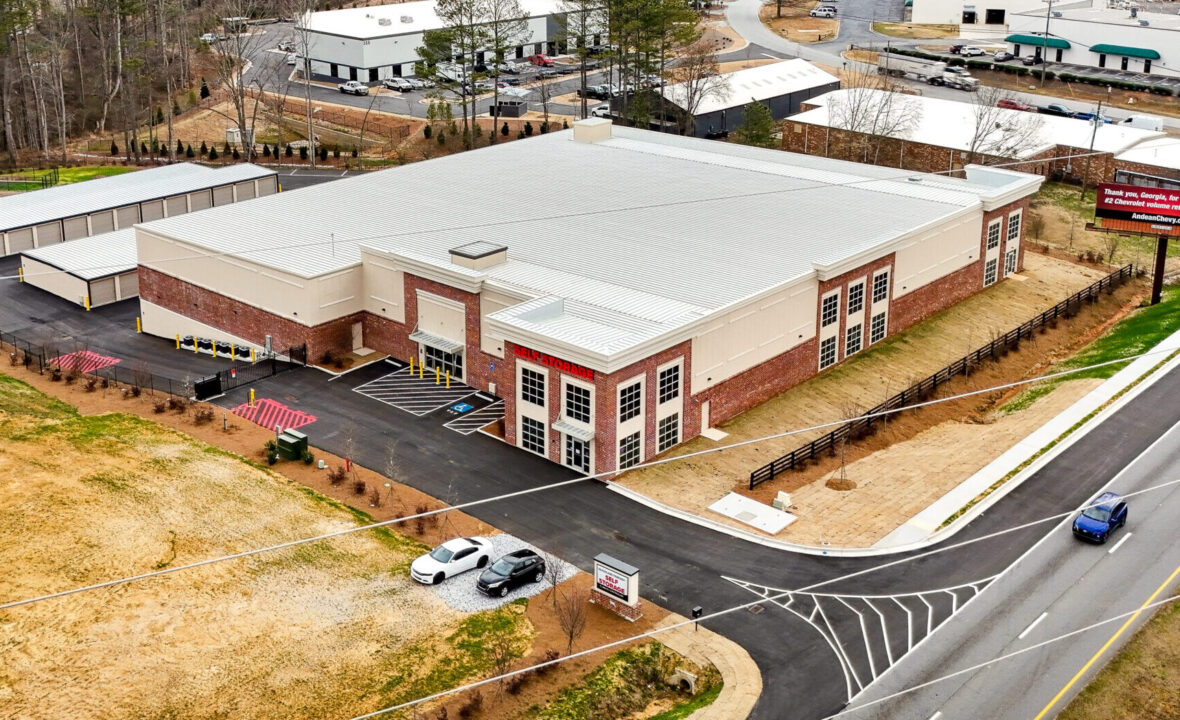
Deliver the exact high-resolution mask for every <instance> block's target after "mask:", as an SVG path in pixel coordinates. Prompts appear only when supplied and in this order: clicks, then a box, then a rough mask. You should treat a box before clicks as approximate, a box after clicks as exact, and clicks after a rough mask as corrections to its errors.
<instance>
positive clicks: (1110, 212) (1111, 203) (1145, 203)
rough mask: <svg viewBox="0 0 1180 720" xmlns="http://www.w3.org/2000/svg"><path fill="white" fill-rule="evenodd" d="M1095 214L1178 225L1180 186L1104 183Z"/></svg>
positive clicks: (1115, 218) (1179, 223) (1112, 217)
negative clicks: (1170, 188) (1161, 186)
mask: <svg viewBox="0 0 1180 720" xmlns="http://www.w3.org/2000/svg"><path fill="white" fill-rule="evenodd" d="M1094 214H1095V215H1097V216H1098V217H1100V218H1111V219H1114V220H1131V221H1134V222H1141V223H1146V224H1148V225H1165V226H1172V225H1180V190H1166V189H1163V188H1153V187H1142V186H1139V185H1126V184H1124V183H1103V184H1101V185H1099V186H1098V202H1097V205H1096V206H1095V208H1094ZM1148 231H1149V232H1150V230H1148Z"/></svg>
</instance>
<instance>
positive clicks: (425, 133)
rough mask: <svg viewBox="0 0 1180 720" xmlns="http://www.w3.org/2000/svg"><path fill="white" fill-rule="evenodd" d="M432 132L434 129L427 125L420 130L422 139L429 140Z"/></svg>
mask: <svg viewBox="0 0 1180 720" xmlns="http://www.w3.org/2000/svg"><path fill="white" fill-rule="evenodd" d="M433 131H434V128H432V127H430V126H429V125H427V126H426V127H424V128H422V137H424V138H426V139H427V140H429V139H430V135H431V133H432V132H433Z"/></svg>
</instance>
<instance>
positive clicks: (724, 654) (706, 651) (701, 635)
mask: <svg viewBox="0 0 1180 720" xmlns="http://www.w3.org/2000/svg"><path fill="white" fill-rule="evenodd" d="M687 621H688V618H686V617H684V616H683V615H676V614H674V613H671V614H669V615H668V616H667V617H665V618H664V619H663V620H661V621H660V622H659V623H658V624H657V625H656V627H657V628H664V627H668V626H669V625H675V624H677V623H682V622H687ZM656 639H658V640H659V641H660V642H661V643H663V644H664V645H667V646H668V647H669V648H671V649H672V650H674V651H676V652H678V653H680V654H681V655H683V656H684V657H686V658H688V659H689V660H691V661H693V662H694V663H696V664H697V665H702V666H703V665H712V666H713V667H715V668H717V672H719V673H721V680H722V682H724V683H725V684H724V686H723V687H722V688H721V694H720V695H718V696H717V699H716V700H714V701H713V702H712V704H710V705H708V706H706V707H703V708H701V709H700V710H697V711H696V712H694V713H693V714H692V715H689V719H690V720H741V718H745V717H747V716H749V714H750V711H752V710H753V709H754V703H756V702H758V696H759V695H761V694H762V673H761V672H760V671H759V670H758V665H757V664H755V662H754V660H753V659H752V658H751V657H750V654H749V653H747V652H746V651H745V649H743V648H742V646H741V645H738V644H737V643H735V642H733V641H732V640H729V639H728V638H725V637H723V636H721V635H718V634H717V633H715V632H713V631H712V630H708V629H706V628H699V629H698V630H695V631H694V630H693V627H692V626H691V625H685V626H683V627H678V628H676V629H675V630H669V631H667V632H663V633H660V634H659V635H658V636H656Z"/></svg>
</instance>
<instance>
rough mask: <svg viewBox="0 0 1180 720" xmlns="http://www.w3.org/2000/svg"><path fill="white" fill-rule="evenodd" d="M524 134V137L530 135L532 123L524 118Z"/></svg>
mask: <svg viewBox="0 0 1180 720" xmlns="http://www.w3.org/2000/svg"><path fill="white" fill-rule="evenodd" d="M524 134H525V137H532V134H533V124H532V123H531V122H529V121H528V120H525V122H524Z"/></svg>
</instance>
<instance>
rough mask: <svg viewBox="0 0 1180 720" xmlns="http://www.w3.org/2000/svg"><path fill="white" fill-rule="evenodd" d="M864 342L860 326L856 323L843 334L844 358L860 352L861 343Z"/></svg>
mask: <svg viewBox="0 0 1180 720" xmlns="http://www.w3.org/2000/svg"><path fill="white" fill-rule="evenodd" d="M863 340H864V337H863V333H862V332H861V325H860V323H857V324H856V325H853V326H852V327H850V328H848V330H847V331H846V332H845V333H844V357H848V356H849V355H855V354H856V353H858V352H860V348H861V343H862V341H863Z"/></svg>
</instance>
